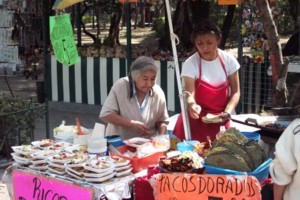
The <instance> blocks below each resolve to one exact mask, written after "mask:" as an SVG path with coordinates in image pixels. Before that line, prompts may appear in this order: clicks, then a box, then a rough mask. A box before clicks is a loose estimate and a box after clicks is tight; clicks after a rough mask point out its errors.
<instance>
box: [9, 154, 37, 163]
mask: <svg viewBox="0 0 300 200" xmlns="http://www.w3.org/2000/svg"><path fill="white" fill-rule="evenodd" d="M11 155H12V157H13V159H14V160H22V161H24V162H30V161H31V159H32V157H31V156H30V155H24V154H19V153H11Z"/></svg>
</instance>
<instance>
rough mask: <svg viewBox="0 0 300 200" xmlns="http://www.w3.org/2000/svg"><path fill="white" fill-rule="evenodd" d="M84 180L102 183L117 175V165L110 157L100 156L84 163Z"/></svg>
mask: <svg viewBox="0 0 300 200" xmlns="http://www.w3.org/2000/svg"><path fill="white" fill-rule="evenodd" d="M83 168H84V169H85V170H84V172H83V176H84V180H85V181H87V182H92V183H102V182H104V181H108V180H110V179H112V178H113V177H114V176H115V174H116V173H115V165H114V163H113V162H112V161H111V160H110V159H109V158H108V157H98V158H95V159H92V160H90V161H89V162H88V163H85V164H84V165H83Z"/></svg>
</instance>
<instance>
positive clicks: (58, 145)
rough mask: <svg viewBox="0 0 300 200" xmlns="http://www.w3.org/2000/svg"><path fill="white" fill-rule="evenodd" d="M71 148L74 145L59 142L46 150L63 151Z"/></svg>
mask: <svg viewBox="0 0 300 200" xmlns="http://www.w3.org/2000/svg"><path fill="white" fill-rule="evenodd" d="M72 146H76V145H73V144H71V143H68V142H63V141H61V142H56V143H54V144H53V145H51V146H49V147H48V149H51V150H61V149H65V148H68V147H72Z"/></svg>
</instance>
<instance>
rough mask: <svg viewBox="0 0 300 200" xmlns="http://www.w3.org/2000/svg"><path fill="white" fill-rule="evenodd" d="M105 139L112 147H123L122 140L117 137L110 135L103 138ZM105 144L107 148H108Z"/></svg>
mask: <svg viewBox="0 0 300 200" xmlns="http://www.w3.org/2000/svg"><path fill="white" fill-rule="evenodd" d="M105 138H106V139H107V143H108V144H111V145H113V146H114V147H119V146H124V145H125V143H124V142H123V140H122V138H121V137H120V136H119V135H110V136H106V137H105ZM108 144H107V146H108Z"/></svg>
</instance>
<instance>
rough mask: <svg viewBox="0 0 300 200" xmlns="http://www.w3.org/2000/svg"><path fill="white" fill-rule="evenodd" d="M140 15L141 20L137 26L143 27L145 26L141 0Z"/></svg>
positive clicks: (143, 3)
mask: <svg viewBox="0 0 300 200" xmlns="http://www.w3.org/2000/svg"><path fill="white" fill-rule="evenodd" d="M140 5H141V7H140V15H141V21H140V22H139V27H141V28H144V27H145V2H144V1H141V3H140Z"/></svg>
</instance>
